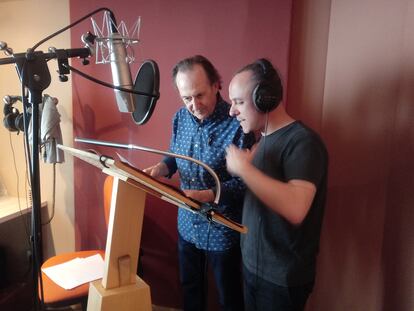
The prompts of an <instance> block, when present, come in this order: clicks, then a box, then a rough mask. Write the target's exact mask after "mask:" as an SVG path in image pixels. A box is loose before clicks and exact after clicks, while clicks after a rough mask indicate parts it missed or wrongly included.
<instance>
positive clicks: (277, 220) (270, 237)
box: [241, 121, 328, 286]
mask: <svg viewBox="0 0 414 311" xmlns="http://www.w3.org/2000/svg"><path fill="white" fill-rule="evenodd" d="M253 164H254V166H256V167H257V168H258V169H260V170H261V171H262V172H264V173H265V174H267V175H268V176H270V177H272V178H275V179H278V180H280V181H283V182H287V181H289V180H292V179H301V180H306V181H309V182H312V183H313V184H315V186H316V187H317V191H316V194H315V198H314V200H313V203H312V206H311V208H310V210H309V212H308V214H307V216H306V217H305V219H304V221H303V222H302V224H300V225H299V226H294V225H292V224H290V223H289V222H288V221H287V220H285V219H284V218H282V217H281V216H279V215H278V214H277V213H275V212H273V211H271V210H270V209H269V208H267V207H266V206H265V205H264V204H263V203H262V202H261V201H260V200H259V199H258V198H257V197H256V196H255V195H254V194H253V193H252V192H251V191H250V190H248V191H247V192H246V196H245V200H244V208H243V224H245V225H246V226H247V227H248V229H249V232H248V233H247V234H246V235H242V237H241V248H242V255H243V264H244V265H245V266H246V268H247V269H248V270H249V271H250V272H251V273H253V274H256V275H257V276H258V277H260V278H263V279H265V280H266V281H269V282H271V283H274V284H276V285H280V286H299V285H303V284H307V283H311V282H313V281H314V278H315V266H316V255H317V253H318V249H319V237H320V231H321V225H322V218H323V212H324V205H325V197H326V187H327V168H328V154H327V151H326V149H325V146H324V144H323V142H322V140H321V139H320V138H319V136H318V134H316V133H315V132H314V131H312V130H311V129H309V128H307V127H306V126H305V125H303V124H302V123H301V122H299V121H295V122H293V123H291V124H289V125H287V126H285V127H283V128H281V129H279V130H277V131H276V132H274V133H272V134H270V135H268V136H266V138H264V137H263V138H262V139H261V141H260V143H259V146H258V149H257V152H256V154H255V157H254V159H253ZM275 195H277V193H275Z"/></svg>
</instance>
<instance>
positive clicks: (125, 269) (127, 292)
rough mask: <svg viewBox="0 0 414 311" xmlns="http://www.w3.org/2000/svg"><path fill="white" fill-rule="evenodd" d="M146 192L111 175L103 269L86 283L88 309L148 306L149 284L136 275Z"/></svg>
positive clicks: (144, 308)
mask: <svg viewBox="0 0 414 311" xmlns="http://www.w3.org/2000/svg"><path fill="white" fill-rule="evenodd" d="M145 197H146V193H145V192H144V191H143V190H141V189H138V188H136V187H134V186H131V185H129V184H127V183H126V182H124V181H122V180H120V179H119V178H117V177H115V178H114V183H113V188H112V200H111V212H110V218H109V225H108V237H107V241H106V251H105V272H104V277H103V279H102V281H101V280H97V281H95V282H92V283H91V284H90V287H89V297H88V311H95V310H102V311H112V310H114V311H115V310H116V311H118V310H122V311H129V310H131V311H136V310H145V311H146V310H148V311H149V310H151V294H150V288H149V286H148V285H147V284H146V283H145V282H144V281H143V280H142V279H140V278H139V277H138V276H137V275H136V272H137V265H138V255H139V246H140V243H141V231H142V222H143V219H144V208H145Z"/></svg>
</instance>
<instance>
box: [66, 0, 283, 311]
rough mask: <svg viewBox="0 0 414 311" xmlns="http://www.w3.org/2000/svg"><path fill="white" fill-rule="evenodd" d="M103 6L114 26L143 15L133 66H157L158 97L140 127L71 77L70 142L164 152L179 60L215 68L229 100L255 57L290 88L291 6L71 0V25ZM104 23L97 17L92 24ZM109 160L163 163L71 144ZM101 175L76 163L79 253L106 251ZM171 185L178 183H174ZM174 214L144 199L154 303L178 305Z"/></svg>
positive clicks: (102, 71) (82, 28)
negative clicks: (193, 58)
mask: <svg viewBox="0 0 414 311" xmlns="http://www.w3.org/2000/svg"><path fill="white" fill-rule="evenodd" d="M99 7H108V8H110V9H111V10H112V11H113V12H114V13H115V16H116V18H117V20H118V22H119V21H120V20H123V21H125V22H126V23H127V25H128V26H131V25H132V24H133V23H134V22H135V20H136V18H137V17H138V16H141V19H142V20H141V36H140V39H141V42H140V45H139V46H138V47H137V48H135V52H136V56H137V62H135V63H134V64H132V65H131V71H132V75H133V76H135V74H136V72H137V70H138V68H139V66H140V61H142V60H144V59H148V58H151V59H154V60H155V61H156V62H157V63H158V65H159V69H160V75H161V87H160V93H161V98H160V100H159V101H158V103H157V106H156V108H155V111H154V114H153V116H152V118H151V119H150V120H149V122H148V123H147V124H145V125H143V126H137V125H136V124H135V123H134V122H133V121H132V119H131V118H130V116H129V115H128V114H121V113H120V112H118V109H117V106H116V103H115V100H114V96H113V92H112V91H111V90H109V89H106V88H104V87H102V86H99V85H96V84H94V83H92V82H89V81H87V80H85V79H83V78H81V77H79V76H76V75H72V79H73V80H72V81H73V124H74V136H75V137H82V138H93V139H100V140H110V141H116V142H119V143H126V144H136V145H142V146H147V147H151V148H157V149H161V150H167V148H168V144H169V137H170V130H171V126H170V124H171V118H172V115H173V113H174V112H175V111H176V110H177V109H178V108H179V107H180V106H181V103H180V100H179V98H178V96H177V94H176V92H175V90H174V88H173V85H172V82H171V78H170V72H171V69H172V67H173V65H174V64H175V63H176V62H177V61H178V60H180V59H182V58H184V57H187V56H190V55H194V54H202V55H204V56H206V57H208V58H209V59H210V60H211V61H212V62H213V63H214V64H215V65H216V66H217V68H218V69H219V71H220V73H221V75H222V78H223V82H224V83H223V91H222V95H223V96H224V97H225V98H227V97H228V92H227V88H228V83H229V80H230V78H231V75H232V73H233V72H234V71H235V70H237V69H238V68H240V67H241V66H242V65H244V64H246V63H248V62H251V61H253V60H255V59H257V58H259V57H267V58H269V59H270V60H272V61H273V63H274V64H276V65H277V66H278V67H279V69H280V72H281V74H282V76H283V77H284V81H285V82H286V81H287V72H288V62H287V60H288V52H289V36H290V20H291V1H290V0H277V1H270V0H269V1H265V0H259V1H252V0H251V1H248V0H231V1H220V0H211V1H177V0H169V1H168V0H159V1H143V0H138V1H125V0H119V1H116V2H113V1H97V0H94V1H81V0H72V1H70V13H71V21H75V20H77V19H79V18H80V17H82V16H84V15H86V14H87V13H89V12H91V11H93V10H95V9H97V8H99ZM95 19H96V20H97V21H101V20H102V19H101V14H100V15H97V16H96V17H95ZM88 30H92V26H91V23H90V21H89V20H87V21H85V22H83V23H81V24H80V25H79V26H76V27H75V28H73V29H72V33H71V40H72V47H80V46H81V41H80V36H81V35H82V34H83V33H85V32H86V31H88ZM72 65H73V66H75V67H77V68H81V69H82V70H83V71H85V72H86V73H88V74H90V75H92V76H94V77H96V78H99V79H102V80H105V81H108V82H111V75H110V69H109V66H108V65H95V64H91V65H89V66H85V67H83V66H82V65H81V64H80V62H79V61H77V60H74V61H73V62H72ZM75 147H78V148H81V149H88V148H92V149H95V150H98V151H99V152H101V153H105V154H107V155H115V151H118V152H119V153H121V154H122V155H123V156H125V157H127V158H128V159H129V160H130V162H132V163H133V164H134V165H136V166H137V167H139V168H144V167H146V166H148V165H150V164H153V163H155V162H156V161H159V160H160V156H157V155H153V154H149V153H143V152H137V151H134V152H130V151H125V150H115V149H110V148H101V147H96V146H91V145H85V144H76V143H75ZM103 178H104V177H103V174H102V173H101V172H99V171H98V170H96V169H95V168H93V167H91V166H89V165H87V164H83V163H80V162H79V161H75V214H76V215H75V227H76V247H77V249H89V248H103V247H104V246H105V238H106V237H105V234H106V231H105V225H104V218H103V213H102V209H101V206H102V198H101V196H102V195H101V193H102V185H103ZM174 182H177V181H176V179H175V180H174ZM176 213H177V209H176V207H174V206H172V205H169V204H166V203H163V202H160V201H158V200H156V199H153V198H148V200H147V206H146V210H145V219H144V228H143V235H142V243H141V246H142V248H143V251H144V257H143V264H144V279H145V280H146V281H147V282H148V283H149V284H150V286H151V292H152V299H153V303H156V304H159V305H165V306H173V307H174V306H175V307H178V306H180V303H181V302H180V290H179V286H178V270H177V255H176V238H177V233H176Z"/></svg>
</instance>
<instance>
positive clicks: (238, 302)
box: [178, 235, 243, 311]
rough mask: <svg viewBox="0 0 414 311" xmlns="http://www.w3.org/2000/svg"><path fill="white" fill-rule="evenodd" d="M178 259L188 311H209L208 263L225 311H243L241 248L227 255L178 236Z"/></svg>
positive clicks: (234, 249)
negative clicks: (206, 249)
mask: <svg viewBox="0 0 414 311" xmlns="http://www.w3.org/2000/svg"><path fill="white" fill-rule="evenodd" d="M178 258H179V266H180V281H181V286H182V289H183V295H184V297H183V298H184V302H183V309H184V311H203V310H207V297H208V296H207V284H208V282H207V275H206V273H207V266H206V265H207V262H208V264H209V265H210V268H211V270H212V271H213V273H214V278H215V280H216V286H217V292H218V297H219V304H220V308H221V310H237V311H240V310H243V294H242V290H241V269H240V248H239V246H238V245H237V246H235V247H234V248H232V249H230V250H226V251H218V252H217V251H205V250H201V249H198V248H196V247H195V246H194V244H192V243H189V242H187V241H185V240H184V239H183V238H182V237H181V236H180V235H178ZM206 260H207V262H206Z"/></svg>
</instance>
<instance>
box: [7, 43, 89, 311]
mask: <svg viewBox="0 0 414 311" xmlns="http://www.w3.org/2000/svg"><path fill="white" fill-rule="evenodd" d="M88 56H90V50H89V49H87V48H80V49H69V50H54V51H53V52H51V53H43V52H40V51H36V52H34V51H33V50H28V52H27V53H19V54H13V57H9V58H3V59H0V65H6V64H13V63H14V64H15V66H16V70H17V73H18V75H19V78H20V81H21V83H22V88H23V89H24V88H27V89H28V91H29V100H28V102H29V103H30V104H31V106H32V115H31V122H32V140H31V147H32V148H31V150H30V152H29V155H30V159H31V161H30V163H29V167H30V169H29V173H30V184H31V189H32V215H31V236H30V245H31V250H32V256H33V257H32V277H33V286H34V290H33V303H34V307H35V310H43V288H42V287H43V283H42V278H41V277H40V278H39V276H41V271H40V267H41V263H42V261H43V253H42V247H41V246H42V231H41V229H42V228H41V193H40V169H39V167H40V165H39V151H40V150H39V105H40V104H41V103H42V101H43V97H42V92H43V91H44V90H45V89H46V88H47V87H48V86H49V85H50V82H51V77H50V72H49V68H48V66H47V61H48V60H50V59H54V58H56V59H57V60H58V66H59V74H60V75H59V78H60V80H61V81H67V77H66V76H65V75H66V74H68V73H69V69H67V68H66V67H65V64H68V58H70V57H80V58H83V59H84V61H87V60H86V57H88ZM22 97H23V98H24V94H22ZM25 110H26V109H25ZM24 118H26V116H24ZM24 135H26V141H28V133H27V126H26V122H25V131H24ZM28 147H30V146H28ZM39 283H40V288H41V291H40V293H41V298H40V301H39V295H38V292H39Z"/></svg>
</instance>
